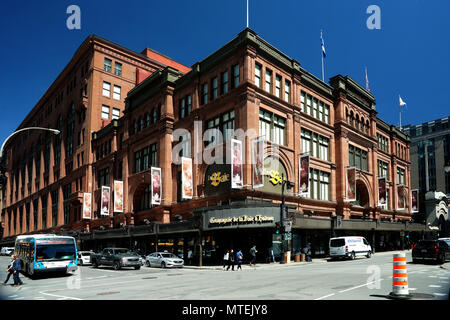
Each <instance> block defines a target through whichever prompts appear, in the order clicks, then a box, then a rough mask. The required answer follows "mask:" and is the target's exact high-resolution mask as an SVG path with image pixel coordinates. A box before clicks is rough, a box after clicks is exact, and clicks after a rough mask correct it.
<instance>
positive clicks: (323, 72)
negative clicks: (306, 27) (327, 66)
mask: <svg viewBox="0 0 450 320" xmlns="http://www.w3.org/2000/svg"><path fill="white" fill-rule="evenodd" d="M320 39H322V41H323V36H322V30H320ZM320 50H321V51H322V52H321V55H322V82H325V71H324V66H323V48H322V47H321V48H320Z"/></svg>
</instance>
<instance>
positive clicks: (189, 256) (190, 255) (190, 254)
mask: <svg viewBox="0 0 450 320" xmlns="http://www.w3.org/2000/svg"><path fill="white" fill-rule="evenodd" d="M187 258H188V263H189V265H190V266H191V265H192V249H191V248H189V251H188V254H187Z"/></svg>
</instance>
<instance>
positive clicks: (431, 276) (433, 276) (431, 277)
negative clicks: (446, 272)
mask: <svg viewBox="0 0 450 320" xmlns="http://www.w3.org/2000/svg"><path fill="white" fill-rule="evenodd" d="M428 277H430V278H437V276H428Z"/></svg>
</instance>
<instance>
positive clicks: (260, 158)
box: [252, 137, 265, 189]
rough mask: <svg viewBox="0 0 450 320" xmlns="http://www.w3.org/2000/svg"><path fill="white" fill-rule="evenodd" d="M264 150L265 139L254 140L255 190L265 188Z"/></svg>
mask: <svg viewBox="0 0 450 320" xmlns="http://www.w3.org/2000/svg"><path fill="white" fill-rule="evenodd" d="M264 149H265V139H264V137H259V138H256V139H253V140H252V165H253V170H252V172H253V174H252V176H253V179H252V180H253V189H256V188H260V187H264Z"/></svg>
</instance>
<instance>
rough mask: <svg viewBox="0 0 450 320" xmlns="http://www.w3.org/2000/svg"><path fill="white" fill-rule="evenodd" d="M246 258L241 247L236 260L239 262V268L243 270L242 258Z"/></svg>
mask: <svg viewBox="0 0 450 320" xmlns="http://www.w3.org/2000/svg"><path fill="white" fill-rule="evenodd" d="M243 259H244V255H243V254H242V251H241V250H240V249H239V251H238V252H236V262H237V270H239V269H241V270H242V260H243Z"/></svg>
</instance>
